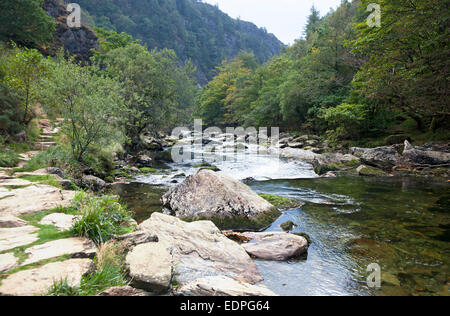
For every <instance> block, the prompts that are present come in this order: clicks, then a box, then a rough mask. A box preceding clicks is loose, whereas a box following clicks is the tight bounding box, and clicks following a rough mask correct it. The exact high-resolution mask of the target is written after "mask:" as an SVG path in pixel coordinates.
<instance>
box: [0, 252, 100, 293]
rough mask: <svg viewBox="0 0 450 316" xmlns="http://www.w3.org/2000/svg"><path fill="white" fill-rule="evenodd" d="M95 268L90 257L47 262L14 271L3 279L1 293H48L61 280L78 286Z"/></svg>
mask: <svg viewBox="0 0 450 316" xmlns="http://www.w3.org/2000/svg"><path fill="white" fill-rule="evenodd" d="M94 270H95V264H94V262H93V261H92V260H90V259H71V260H67V261H62V262H54V263H49V264H46V265H44V266H42V267H39V268H36V269H30V270H24V271H20V272H17V273H14V274H12V275H10V276H9V277H7V278H6V279H4V280H2V285H1V286H0V294H1V295H16V296H32V295H39V294H40V295H42V294H46V293H47V292H48V290H49V288H50V287H51V286H52V285H53V284H54V282H58V281H61V280H67V283H68V285H69V286H73V287H75V286H78V285H79V284H80V281H81V278H82V277H83V276H84V275H86V274H88V273H91V272H93V271H94Z"/></svg>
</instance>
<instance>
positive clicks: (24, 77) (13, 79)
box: [3, 48, 47, 125]
mask: <svg viewBox="0 0 450 316" xmlns="http://www.w3.org/2000/svg"><path fill="white" fill-rule="evenodd" d="M46 71H47V62H46V60H45V59H44V58H43V57H42V55H41V54H40V53H39V52H38V51H37V50H35V49H28V48H24V49H18V48H16V49H15V51H14V53H13V54H12V55H11V56H10V57H9V58H7V59H6V62H5V64H4V65H3V72H4V73H5V78H4V81H5V83H6V84H7V85H8V86H9V87H11V88H12V89H14V90H15V91H16V92H17V93H18V94H19V95H21V96H23V102H22V107H23V111H22V113H23V114H22V118H21V123H23V124H24V125H27V124H28V123H29V122H30V121H31V120H32V118H33V116H32V114H31V112H30V109H31V107H32V105H33V103H34V102H35V101H37V97H38V90H39V88H40V85H39V82H40V80H41V77H42V76H44V75H45V73H46Z"/></svg>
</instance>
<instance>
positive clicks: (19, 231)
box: [0, 226, 39, 252]
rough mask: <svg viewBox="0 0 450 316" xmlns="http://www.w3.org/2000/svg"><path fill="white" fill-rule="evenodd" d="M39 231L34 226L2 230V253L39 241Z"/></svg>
mask: <svg viewBox="0 0 450 316" xmlns="http://www.w3.org/2000/svg"><path fill="white" fill-rule="evenodd" d="M38 230H39V228H37V227H34V226H21V227H15V228H0V252H3V251H6V250H10V249H14V248H16V247H20V246H25V245H29V244H31V243H33V242H35V241H37V240H38V239H39V238H38V236H37V234H35V232H36V231H38Z"/></svg>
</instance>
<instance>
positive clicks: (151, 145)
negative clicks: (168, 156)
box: [142, 137, 163, 151]
mask: <svg viewBox="0 0 450 316" xmlns="http://www.w3.org/2000/svg"><path fill="white" fill-rule="evenodd" d="M142 146H143V148H144V149H146V150H151V151H161V150H163V145H162V143H161V142H160V141H159V140H156V139H155V138H153V137H143V138H142Z"/></svg>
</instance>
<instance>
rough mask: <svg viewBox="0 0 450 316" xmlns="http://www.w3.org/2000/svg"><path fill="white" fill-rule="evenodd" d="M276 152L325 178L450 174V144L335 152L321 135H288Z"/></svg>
mask: <svg viewBox="0 0 450 316" xmlns="http://www.w3.org/2000/svg"><path fill="white" fill-rule="evenodd" d="M271 150H272V151H276V150H277V151H279V153H280V155H281V156H282V157H285V158H293V159H299V160H302V161H307V162H309V163H311V164H312V165H313V166H314V170H315V171H316V173H317V174H319V175H321V176H334V175H335V174H336V172H342V171H347V172H348V171H351V172H353V173H356V174H358V175H360V176H392V175H405V174H410V175H419V176H435V177H438V178H442V179H448V178H449V175H450V144H439V143H428V144H426V145H424V146H413V145H411V143H410V142H409V141H408V140H405V141H404V143H403V144H395V145H390V146H382V147H376V148H358V147H352V148H349V149H348V150H343V149H341V150H338V151H335V150H332V149H331V148H329V147H328V145H327V143H326V142H321V141H320V138H319V137H317V136H307V135H303V136H298V137H295V136H285V137H283V138H281V139H280V141H279V143H278V144H277V146H274V147H272V148H271Z"/></svg>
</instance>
